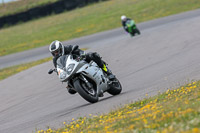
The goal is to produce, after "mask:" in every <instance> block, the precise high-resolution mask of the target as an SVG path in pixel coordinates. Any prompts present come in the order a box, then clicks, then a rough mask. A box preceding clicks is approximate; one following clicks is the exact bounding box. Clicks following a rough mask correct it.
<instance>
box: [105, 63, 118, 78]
mask: <svg viewBox="0 0 200 133" xmlns="http://www.w3.org/2000/svg"><path fill="white" fill-rule="evenodd" d="M102 70H103V71H104V72H105V73H106V74H107V75H108V79H110V80H111V79H114V78H115V75H113V74H112V72H111V70H110V69H108V67H107V66H106V65H105V64H103V68H102Z"/></svg>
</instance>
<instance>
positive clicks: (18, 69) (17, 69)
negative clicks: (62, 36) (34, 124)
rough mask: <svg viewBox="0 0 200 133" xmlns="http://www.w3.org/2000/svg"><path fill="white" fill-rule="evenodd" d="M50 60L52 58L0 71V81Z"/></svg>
mask: <svg viewBox="0 0 200 133" xmlns="http://www.w3.org/2000/svg"><path fill="white" fill-rule="evenodd" d="M50 60H52V57H49V58H45V59H41V60H38V61H34V62H31V63H26V64H21V65H16V66H12V67H8V68H4V69H0V80H3V79H6V78H7V77H9V76H12V75H14V74H16V73H19V72H21V71H24V70H26V69H29V68H31V67H33V66H36V65H39V64H42V63H44V62H47V61H50Z"/></svg>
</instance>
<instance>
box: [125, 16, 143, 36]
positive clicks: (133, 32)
mask: <svg viewBox="0 0 200 133" xmlns="http://www.w3.org/2000/svg"><path fill="white" fill-rule="evenodd" d="M126 26H127V28H128V32H129V33H130V35H131V36H135V35H136V34H138V35H140V31H139V29H138V28H137V26H136V24H135V22H134V21H133V20H128V21H127V22H126Z"/></svg>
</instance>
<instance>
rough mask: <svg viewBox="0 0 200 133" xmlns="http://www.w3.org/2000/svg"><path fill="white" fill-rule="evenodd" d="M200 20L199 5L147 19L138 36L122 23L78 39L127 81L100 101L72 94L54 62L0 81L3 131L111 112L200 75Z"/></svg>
mask: <svg viewBox="0 0 200 133" xmlns="http://www.w3.org/2000/svg"><path fill="white" fill-rule="evenodd" d="M188 14H189V15H188ZM172 18H176V19H172ZM177 18H179V19H177ZM199 22H200V10H196V11H192V12H188V13H184V14H180V15H175V16H172V17H167V18H162V19H159V20H154V21H150V22H145V23H141V24H139V25H138V27H139V29H141V35H140V36H136V37H133V38H131V37H130V36H129V35H128V34H126V33H125V32H124V31H123V30H122V29H121V28H120V29H116V30H112V31H107V32H105V33H99V34H96V35H92V36H89V37H84V38H80V39H75V40H72V41H71V43H73V42H79V43H80V42H81V41H82V42H83V44H85V45H80V47H89V48H90V49H89V50H88V51H96V52H98V53H99V54H100V55H101V56H102V57H103V59H104V60H105V61H106V62H107V63H108V64H109V68H110V69H112V71H113V73H114V74H116V76H117V77H118V78H119V80H120V81H121V83H122V86H123V91H122V93H121V94H120V95H118V96H111V95H109V94H105V96H104V97H103V98H100V100H99V102H98V103H95V104H90V103H88V102H87V101H85V100H84V99H83V98H81V97H80V96H79V95H78V94H76V95H70V94H68V92H67V90H66V88H65V84H62V83H61V82H59V80H58V78H57V75H56V74H52V75H48V74H47V72H48V70H49V69H50V68H52V67H53V65H52V62H47V63H44V64H41V65H39V66H36V67H33V68H31V69H28V70H26V71H23V72H21V73H18V74H16V75H14V76H11V77H9V78H7V79H5V80H2V81H0V133H32V131H33V132H34V131H35V129H36V128H37V129H46V127H47V126H50V127H54V128H56V127H61V126H62V123H63V122H64V121H67V122H69V121H71V119H72V118H76V117H80V116H82V117H83V116H88V115H89V114H99V113H106V112H109V111H111V110H113V109H116V108H118V107H120V106H122V105H124V104H127V103H130V102H132V101H135V100H138V99H142V98H144V97H145V94H148V95H155V94H157V93H158V92H159V91H160V92H164V91H166V90H167V88H173V87H176V86H179V85H183V84H185V83H187V82H189V81H191V80H199V79H200V52H199V51H200V23H199ZM95 37H96V40H97V41H96V42H95ZM101 37H102V38H101ZM84 39H85V41H84ZM88 41H91V42H90V43H89V42H88ZM68 42H70V41H68ZM86 42H88V43H87V44H88V45H86ZM65 43H66V42H65ZM79 43H78V44H79ZM8 57H9V56H7V57H4V58H8ZM1 59H2V58H1Z"/></svg>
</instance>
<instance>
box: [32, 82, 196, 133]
mask: <svg viewBox="0 0 200 133" xmlns="http://www.w3.org/2000/svg"><path fill="white" fill-rule="evenodd" d="M63 124H64V125H63V127H62V128H60V129H53V128H52V127H51V128H50V127H49V129H45V130H38V131H36V132H37V133H199V132H200V81H198V82H192V83H190V84H187V85H185V86H182V87H179V88H177V89H171V90H168V91H166V92H165V93H163V94H159V95H157V96H154V97H149V98H148V96H147V98H145V99H143V100H140V101H137V102H135V103H132V104H128V105H125V106H124V107H123V108H119V109H116V110H115V111H111V112H110V113H108V114H102V115H96V114H94V115H92V114H90V117H87V118H86V117H83V118H78V119H72V121H71V122H63Z"/></svg>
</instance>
